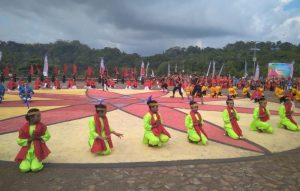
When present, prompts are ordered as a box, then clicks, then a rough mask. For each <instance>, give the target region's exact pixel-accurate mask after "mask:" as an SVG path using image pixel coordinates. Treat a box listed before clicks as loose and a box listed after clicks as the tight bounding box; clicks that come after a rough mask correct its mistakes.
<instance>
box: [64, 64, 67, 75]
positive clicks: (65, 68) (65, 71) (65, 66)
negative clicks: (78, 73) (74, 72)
mask: <svg viewBox="0 0 300 191" xmlns="http://www.w3.org/2000/svg"><path fill="white" fill-rule="evenodd" d="M67 72H68V65H67V64H64V75H66V74H67Z"/></svg>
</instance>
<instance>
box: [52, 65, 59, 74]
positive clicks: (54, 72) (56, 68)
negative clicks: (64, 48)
mask: <svg viewBox="0 0 300 191" xmlns="http://www.w3.org/2000/svg"><path fill="white" fill-rule="evenodd" d="M53 74H54V76H57V74H58V67H57V65H55V66H54V67H53Z"/></svg>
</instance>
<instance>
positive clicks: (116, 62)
mask: <svg viewBox="0 0 300 191" xmlns="http://www.w3.org/2000/svg"><path fill="white" fill-rule="evenodd" d="M251 48H254V43H253V42H242V41H239V42H235V43H233V44H228V45H226V46H225V47H223V48H209V47H207V48H199V47H195V46H189V47H185V48H183V47H173V48H170V49H168V50H165V51H164V52H163V53H161V54H156V55H153V56H148V57H142V56H140V55H139V54H127V53H125V52H122V51H121V50H119V49H117V48H108V47H106V48H103V49H93V48H90V47H89V46H87V45H85V44H82V43H80V42H79V41H61V40H59V41H56V42H55V43H49V44H20V43H16V42H12V41H8V42H3V41H0V51H2V61H1V64H0V68H1V70H3V68H4V67H5V66H6V65H9V67H10V70H13V72H15V73H17V74H18V75H25V74H27V72H28V69H29V67H30V65H38V66H40V67H41V68H42V66H43V62H44V56H45V54H47V55H48V63H49V73H50V74H51V72H52V69H53V67H54V66H55V65H57V66H58V68H59V69H60V70H61V71H62V68H63V64H68V65H69V73H68V74H71V65H72V64H74V63H75V64H77V66H78V71H79V75H84V74H85V70H86V68H87V67H88V66H92V67H93V69H94V70H96V71H97V72H94V75H95V74H97V75H98V71H99V63H100V58H101V57H103V58H104V63H105V65H106V66H107V67H108V71H109V73H110V74H113V72H114V68H115V67H118V69H119V72H120V73H121V74H122V70H123V68H136V70H137V71H138V70H139V68H140V65H141V62H142V60H143V61H144V62H145V66H146V64H147V62H149V63H150V65H149V68H150V70H149V71H151V69H153V70H154V72H155V74H160V75H163V74H167V70H168V69H167V68H168V64H170V66H171V72H174V70H175V67H176V65H177V71H178V72H182V71H183V70H184V72H185V73H191V72H197V73H199V74H206V71H207V69H208V65H209V62H210V61H215V62H216V74H218V73H219V70H220V68H221V66H222V64H223V63H224V68H223V71H222V75H227V74H230V75H234V76H239V77H241V76H243V75H244V64H245V61H246V62H247V65H248V73H249V74H250V75H251V74H252V72H253V54H254V52H253V50H251ZM256 48H258V49H259V50H257V52H256V57H257V61H258V63H259V65H260V70H261V74H262V75H263V76H266V73H267V64H268V63H269V62H284V63H290V62H292V61H295V72H294V76H300V44H299V45H294V44H291V43H288V42H285V43H282V42H280V41H279V42H275V43H274V42H260V43H256Z"/></svg>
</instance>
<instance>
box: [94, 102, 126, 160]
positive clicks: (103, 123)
mask: <svg viewBox="0 0 300 191" xmlns="http://www.w3.org/2000/svg"><path fill="white" fill-rule="evenodd" d="M95 108H96V113H95V114H94V116H92V117H91V118H90V120H89V129H90V133H89V141H88V143H89V145H90V147H91V152H92V153H95V154H100V155H109V154H111V149H112V148H113V143H112V140H111V134H114V135H116V136H117V137H119V138H121V137H123V134H121V133H117V132H115V131H113V130H112V129H111V128H110V126H109V124H108V119H107V117H106V112H107V107H106V105H104V104H102V103H100V104H98V105H95Z"/></svg>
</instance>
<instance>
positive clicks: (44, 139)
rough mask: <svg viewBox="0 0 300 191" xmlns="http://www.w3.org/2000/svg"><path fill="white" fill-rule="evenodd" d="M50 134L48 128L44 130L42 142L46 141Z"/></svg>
mask: <svg viewBox="0 0 300 191" xmlns="http://www.w3.org/2000/svg"><path fill="white" fill-rule="evenodd" d="M50 137H51V135H50V133H49V131H48V129H47V130H46V132H45V134H44V135H43V136H42V139H43V141H44V142H46V141H48V140H49V139H50Z"/></svg>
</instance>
